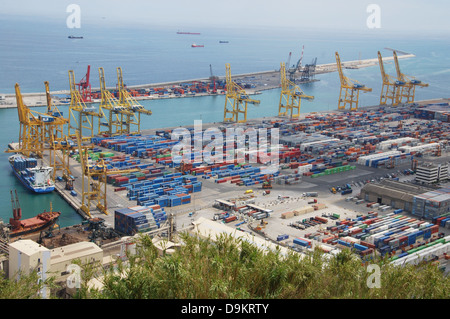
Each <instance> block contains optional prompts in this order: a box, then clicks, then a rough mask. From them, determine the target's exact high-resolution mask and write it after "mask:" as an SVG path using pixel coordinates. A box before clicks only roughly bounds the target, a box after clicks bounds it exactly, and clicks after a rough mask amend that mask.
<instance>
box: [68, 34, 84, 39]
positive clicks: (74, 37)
mask: <svg viewBox="0 0 450 319" xmlns="http://www.w3.org/2000/svg"><path fill="white" fill-rule="evenodd" d="M68 38H69V39H83V37H76V36H74V35H69V36H68Z"/></svg>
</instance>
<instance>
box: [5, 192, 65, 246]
mask: <svg viewBox="0 0 450 319" xmlns="http://www.w3.org/2000/svg"><path fill="white" fill-rule="evenodd" d="M15 195H16V196H15V198H14V195H13V192H12V191H11V203H12V208H13V218H10V219H9V225H6V227H2V229H3V231H2V237H7V238H10V239H14V238H18V237H21V236H25V235H33V234H36V233H39V232H41V231H45V230H48V229H50V228H52V227H53V226H55V225H56V222H57V221H58V218H59V216H60V215H61V212H55V211H53V210H52V208H51V204H50V210H49V211H44V212H43V213H40V214H37V215H36V216H34V217H31V218H27V219H23V220H22V209H21V208H20V204H19V199H18V197H17V191H16V192H15ZM5 228H7V231H5ZM5 239H6V238H5Z"/></svg>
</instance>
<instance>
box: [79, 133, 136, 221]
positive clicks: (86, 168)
mask: <svg viewBox="0 0 450 319" xmlns="http://www.w3.org/2000/svg"><path fill="white" fill-rule="evenodd" d="M77 144H78V152H79V156H80V164H81V206H80V209H81V210H82V211H83V212H84V213H85V214H86V215H88V216H89V217H92V214H91V213H92V207H93V206H95V208H96V209H98V211H100V212H101V213H103V214H105V215H108V214H109V213H108V203H107V178H108V175H114V174H127V173H134V172H140V171H141V170H140V169H139V168H131V169H126V170H117V169H108V167H107V165H106V164H105V162H104V160H103V159H99V160H98V161H97V162H96V163H89V159H88V149H90V148H92V147H93V145H82V140H81V137H80V135H79V134H78V133H77Z"/></svg>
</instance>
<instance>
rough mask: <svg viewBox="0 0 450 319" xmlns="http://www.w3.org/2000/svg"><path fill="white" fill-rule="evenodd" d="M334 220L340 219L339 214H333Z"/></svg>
mask: <svg viewBox="0 0 450 319" xmlns="http://www.w3.org/2000/svg"><path fill="white" fill-rule="evenodd" d="M333 217H334V218H340V217H341V216H340V215H339V214H333Z"/></svg>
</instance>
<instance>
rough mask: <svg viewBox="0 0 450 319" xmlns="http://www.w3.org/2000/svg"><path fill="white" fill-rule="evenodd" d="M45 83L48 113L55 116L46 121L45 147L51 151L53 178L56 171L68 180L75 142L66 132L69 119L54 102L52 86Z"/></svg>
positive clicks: (50, 160)
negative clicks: (70, 159)
mask: <svg viewBox="0 0 450 319" xmlns="http://www.w3.org/2000/svg"><path fill="white" fill-rule="evenodd" d="M44 84H45V94H46V99H47V114H48V115H51V116H52V117H53V118H51V119H50V121H47V122H46V125H45V129H44V131H45V134H44V144H45V145H44V147H45V148H48V150H49V151H50V155H49V162H50V166H51V167H53V180H55V177H56V173H57V172H58V171H61V172H62V177H63V178H64V179H66V180H67V178H68V176H69V175H71V172H70V168H69V155H70V152H71V151H72V150H73V146H74V145H73V142H72V140H70V139H69V138H68V137H67V135H65V134H64V125H67V124H69V119H65V118H63V117H62V113H61V112H60V111H59V110H58V108H57V107H56V106H55V105H54V104H53V103H52V97H51V94H50V88H49V84H48V82H47V81H45V82H44Z"/></svg>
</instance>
